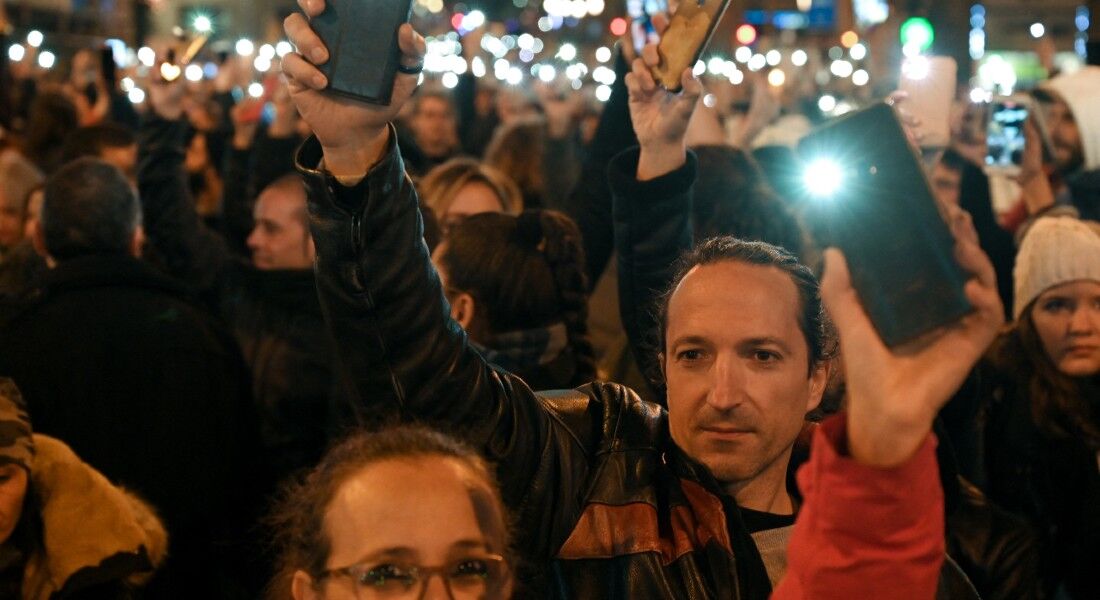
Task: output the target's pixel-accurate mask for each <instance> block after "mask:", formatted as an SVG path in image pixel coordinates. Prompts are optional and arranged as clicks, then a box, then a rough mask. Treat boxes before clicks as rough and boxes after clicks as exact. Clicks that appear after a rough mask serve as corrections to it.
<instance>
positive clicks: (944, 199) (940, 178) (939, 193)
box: [931, 162, 962, 206]
mask: <svg viewBox="0 0 1100 600" xmlns="http://www.w3.org/2000/svg"><path fill="white" fill-rule="evenodd" d="M931 179H932V191H933V192H935V194H936V200H938V201H939V203H940V204H941V205H942V206H958V205H959V186H960V185H961V183H962V173H960V172H958V171H956V170H955V169H952V168H949V167H947V166H945V165H944V164H943V163H941V162H938V163H936V166H934V167H932V176H931Z"/></svg>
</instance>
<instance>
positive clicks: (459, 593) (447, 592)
mask: <svg viewBox="0 0 1100 600" xmlns="http://www.w3.org/2000/svg"><path fill="white" fill-rule="evenodd" d="M272 525H273V527H274V529H275V533H276V544H277V548H278V549H279V551H280V559H279V572H278V574H277V575H276V577H275V579H274V581H273V582H272V584H271V586H270V587H269V589H268V597H269V598H272V599H275V598H279V599H280V600H284V599H286V598H294V600H322V599H323V600H338V599H354V600H376V599H377V600H388V599H395V600H396V599H404V598H413V599H431V598H448V599H453V600H466V599H470V600H474V599H477V600H503V599H506V598H509V597H510V596H511V592H512V581H513V577H512V567H511V565H510V559H509V551H508V527H507V519H506V517H505V511H504V505H503V503H502V501H501V499H500V493H499V491H498V490H497V486H496V483H495V481H494V479H493V475H492V474H491V472H490V471H489V469H488V467H487V466H486V464H485V462H484V461H483V460H482V459H481V458H480V457H479V456H477V454H476V453H475V452H474V451H473V450H471V449H470V448H468V447H466V446H465V445H463V444H461V443H460V442H457V441H455V440H453V439H451V438H449V437H447V436H445V435H442V434H439V433H436V432H433V431H430V430H427V429H422V428H415V427H411V428H410V427H401V428H396V429H390V430H385V431H382V432H379V433H360V434H356V435H354V436H352V437H351V438H348V439H347V440H346V441H344V442H343V443H341V444H339V445H338V446H336V447H335V448H333V449H332V450H331V451H330V452H329V453H328V454H327V455H326V456H325V458H324V459H323V460H322V461H321V464H319V465H318V466H317V467H316V468H315V469H314V470H313V471H312V472H310V473H309V474H308V475H307V476H306V477H305V478H304V479H303V480H302V481H300V482H296V483H294V484H292V485H291V486H289V487H288V488H287V489H286V490H285V493H284V494H283V496H282V498H281V500H280V502H279V505H278V507H277V508H276V510H275V513H274V515H273V518H272Z"/></svg>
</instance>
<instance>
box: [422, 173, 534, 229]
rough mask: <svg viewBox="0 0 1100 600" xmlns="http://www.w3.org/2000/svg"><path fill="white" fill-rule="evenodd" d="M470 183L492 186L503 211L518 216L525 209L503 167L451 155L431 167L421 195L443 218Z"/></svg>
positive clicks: (518, 192) (518, 193)
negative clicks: (461, 191)
mask: <svg viewBox="0 0 1100 600" xmlns="http://www.w3.org/2000/svg"><path fill="white" fill-rule="evenodd" d="M470 183H482V184H485V185H487V186H489V188H490V189H492V190H493V192H495V193H496V195H497V199H498V200H500V207H501V211H502V212H504V213H505V214H509V215H518V214H519V213H520V212H522V211H523V195H522V194H520V191H519V187H518V186H517V185H516V183H515V182H514V181H512V179H511V178H510V177H508V176H507V175H505V174H504V173H503V172H501V171H500V170H498V169H496V168H493V167H490V166H488V165H484V164H482V163H480V162H478V161H476V160H474V159H472V158H452V159H451V160H449V161H447V162H445V163H443V164H441V165H439V166H438V167H436V168H434V169H432V170H431V171H429V172H428V174H427V175H425V176H424V178H423V179H421V180H420V185H418V186H417V189H418V191H419V192H420V197H421V198H422V199H423V200H424V203H425V204H427V205H428V206H429V207H431V209H432V210H433V211H434V212H435V214H436V216H437V217H438V218H440V219H444V218H445V217H446V215H447V212H448V211H449V210H450V208H451V204H453V203H454V200H455V196H457V195H458V192H459V191H460V190H461V189H462V188H463V187H465V186H466V185H467V184H470Z"/></svg>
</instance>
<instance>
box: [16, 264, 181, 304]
mask: <svg viewBox="0 0 1100 600" xmlns="http://www.w3.org/2000/svg"><path fill="white" fill-rule="evenodd" d="M38 287H39V288H40V290H41V291H42V292H44V293H45V294H46V295H52V294H57V293H61V292H67V291H72V290H81V289H91V288H99V287H137V288H146V289H151V290H157V291H161V292H164V293H167V294H171V295H174V296H187V295H188V292H187V289H186V288H185V287H183V286H182V285H181V284H179V283H177V282H175V281H173V280H172V279H170V278H168V277H167V276H165V275H162V274H161V273H159V272H157V271H156V270H154V269H153V267H151V266H149V265H147V264H146V263H144V262H142V261H140V260H138V259H136V258H133V257H131V256H125V255H94V256H82V257H80V258H74V259H71V260H67V261H65V262H63V263H61V264H59V265H57V266H56V267H54V268H53V269H50V270H49V271H48V272H47V273H46V274H45V275H44V276H43V277H42V281H41V284H40V285H39V286H38Z"/></svg>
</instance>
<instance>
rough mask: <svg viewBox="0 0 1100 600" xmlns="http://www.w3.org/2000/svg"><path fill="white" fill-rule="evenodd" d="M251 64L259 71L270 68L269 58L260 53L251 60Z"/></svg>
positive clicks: (266, 70) (262, 71)
mask: <svg viewBox="0 0 1100 600" xmlns="http://www.w3.org/2000/svg"><path fill="white" fill-rule="evenodd" d="M252 66H253V67H254V68H255V69H256V70H257V71H259V72H261V73H267V72H268V71H270V70H271V59H270V58H267V57H266V56H263V55H262V54H261V55H260V56H257V57H256V60H254V61H252Z"/></svg>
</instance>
